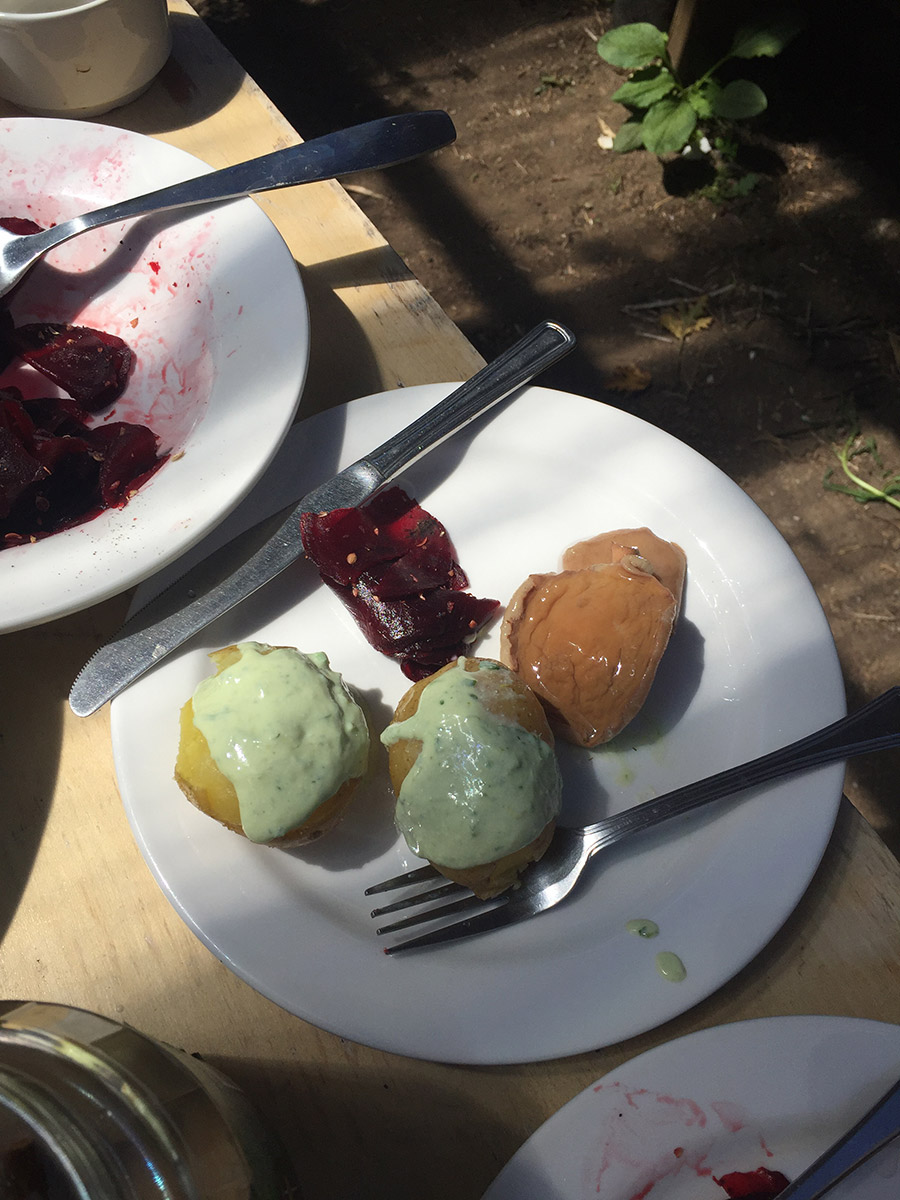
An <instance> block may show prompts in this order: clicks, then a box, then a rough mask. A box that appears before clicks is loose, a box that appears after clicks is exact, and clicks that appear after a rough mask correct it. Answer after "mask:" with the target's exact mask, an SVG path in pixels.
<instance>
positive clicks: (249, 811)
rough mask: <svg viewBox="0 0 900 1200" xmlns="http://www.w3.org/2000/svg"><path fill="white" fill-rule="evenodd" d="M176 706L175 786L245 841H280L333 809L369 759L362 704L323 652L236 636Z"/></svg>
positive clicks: (286, 843)
mask: <svg viewBox="0 0 900 1200" xmlns="http://www.w3.org/2000/svg"><path fill="white" fill-rule="evenodd" d="M210 658H212V660H213V662H214V663H215V665H216V673H215V675H213V676H211V677H210V678H209V679H205V680H203V681H202V682H201V683H200V684H199V685H198V687H197V688H196V690H195V692H194V695H193V696H192V697H191V699H190V700H188V701H187V703H186V704H185V705H184V707H183V708H182V710H181V737H180V742H179V747H178V757H177V760H176V764H175V780H176V782H177V783H178V786H179V787H180V788H181V790H182V791H183V792H184V794H185V795H186V796H187V797H188V799H189V800H190V801H191V803H192V804H195V805H196V806H197V808H199V809H200V810H201V811H202V812H204V813H206V814H207V815H208V816H210V817H213V818H214V819H215V820H217V821H219V822H221V823H222V824H223V825H226V826H227V827H228V828H229V829H232V830H234V831H235V832H236V833H240V834H243V835H244V836H245V837H247V838H249V839H250V841H253V842H261V843H266V844H268V845H275V846H282V847H290V846H300V845H304V844H306V843H307V842H311V841H313V840H314V839H316V838H319V837H321V836H322V835H323V834H324V833H327V832H328V831H329V830H330V829H332V828H333V827H334V826H335V825H336V824H337V823H338V821H339V820H340V818H341V817H342V816H343V813H344V810H345V809H346V807H347V804H348V803H349V801H350V798H351V796H352V795H353V792H354V791H355V789H356V786H357V784H358V782H359V780H360V779H361V778H362V776H363V775H364V774H365V772H366V769H367V767H368V761H369V747H370V738H369V727H368V722H367V720H366V716H365V713H364V712H363V710H362V708H361V707H360V706H359V704H357V702H356V701H355V700H354V699H353V697H352V696H351V695H350V693H349V691H348V690H347V688H346V686H345V685H344V683H343V680H342V679H341V677H340V675H339V674H338V672H337V671H333V670H332V669H331V668H330V666H329V663H328V658H327V656H326V655H325V654H322V653H315V654H303V653H301V652H300V651H299V650H296V649H294V648H293V647H289V646H277V647H273V646H267V645H265V644H263V643H260V642H242V643H240V644H239V645H236V646H226V647H225V648H224V649H223V650H217V651H215V652H213V653H212V654H211V655H210Z"/></svg>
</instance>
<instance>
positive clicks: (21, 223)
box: [0, 217, 44, 234]
mask: <svg viewBox="0 0 900 1200" xmlns="http://www.w3.org/2000/svg"><path fill="white" fill-rule="evenodd" d="M0 227H2V228H3V229H5V230H6V231H7V233H19V234H21V233H42V232H43V229H44V227H43V225H38V224H36V222H34V221H29V220H28V218H27V217H0Z"/></svg>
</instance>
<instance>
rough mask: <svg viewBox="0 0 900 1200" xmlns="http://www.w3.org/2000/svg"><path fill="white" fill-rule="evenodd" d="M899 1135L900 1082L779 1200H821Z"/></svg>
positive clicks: (781, 1192)
mask: <svg viewBox="0 0 900 1200" xmlns="http://www.w3.org/2000/svg"><path fill="white" fill-rule="evenodd" d="M898 1135H900V1082H898V1083H895V1084H894V1085H893V1087H891V1088H889V1089H888V1091H886V1092H885V1094H884V1095H883V1096H882V1097H881V1099H880V1100H877V1101H876V1102H875V1104H873V1105H872V1107H871V1108H870V1109H869V1111H868V1112H867V1113H866V1114H865V1116H864V1117H862V1118H861V1119H860V1120H859V1121H857V1123H856V1124H855V1125H854V1126H853V1128H852V1129H851V1130H850V1131H849V1132H848V1133H845V1134H844V1135H843V1137H841V1138H839V1140H838V1141H836V1142H835V1143H834V1145H833V1146H831V1147H830V1148H829V1149H828V1150H826V1151H825V1153H824V1154H822V1155H821V1156H820V1157H819V1158H817V1159H816V1161H815V1162H814V1163H813V1164H812V1166H810V1167H807V1168H806V1170H805V1171H803V1172H802V1173H801V1174H800V1175H798V1176H797V1178H796V1179H795V1180H794V1181H793V1183H789V1184H788V1186H787V1187H786V1188H783V1189H782V1190H781V1191H780V1192H779V1193H778V1196H777V1198H776V1200H821V1197H823V1196H826V1195H827V1194H828V1193H829V1192H830V1191H831V1189H832V1188H833V1187H835V1186H836V1184H838V1183H840V1182H841V1180H842V1179H846V1178H847V1176H848V1175H851V1174H852V1173H853V1172H854V1171H856V1170H857V1169H858V1168H859V1167H861V1166H862V1165H863V1163H865V1162H868V1161H869V1159H870V1158H871V1157H872V1155H873V1154H877V1153H878V1151H879V1150H882V1149H884V1147H885V1146H887V1145H888V1143H889V1142H892V1141H893V1140H894V1139H895V1138H896V1137H897V1136H898ZM885 1195H887V1192H885Z"/></svg>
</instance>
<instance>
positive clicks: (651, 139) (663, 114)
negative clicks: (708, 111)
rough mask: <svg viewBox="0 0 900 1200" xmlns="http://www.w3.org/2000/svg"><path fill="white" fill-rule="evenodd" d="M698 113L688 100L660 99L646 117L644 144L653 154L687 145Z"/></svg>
mask: <svg viewBox="0 0 900 1200" xmlns="http://www.w3.org/2000/svg"><path fill="white" fill-rule="evenodd" d="M696 126H697V114H696V113H695V112H694V110H693V109H692V108H691V106H690V104H688V102H687V100H658V101H657V103H656V104H654V105H653V107H652V108H648V109H647V115H646V116H645V117H644V145H645V146H646V147H647V149H648V150H649V151H650V152H651V153H653V154H668V153H670V152H671V151H674V150H681V149H683V147H684V146H686V145H687V143H688V141H689V140H690V136H691V134H692V133H693V132H694V129H695V128H696Z"/></svg>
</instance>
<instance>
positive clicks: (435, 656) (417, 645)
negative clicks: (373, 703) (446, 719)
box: [300, 487, 499, 680]
mask: <svg viewBox="0 0 900 1200" xmlns="http://www.w3.org/2000/svg"><path fill="white" fill-rule="evenodd" d="M300 532H301V536H302V538H303V547H304V549H305V551H306V553H307V556H308V557H309V558H310V559H311V560H312V561H313V562H314V563H315V565H316V566H317V568H318V570H319V574H320V575H321V577H322V579H323V581H324V582H325V583H326V584H328V586H329V587H330V588H331V589H332V590H333V591H334V592H335V593H336V594H337V595H338V596H339V597H340V599H341V600H342V601H343V603H344V604H345V605H346V606H347V608H348V609H349V611H350V612H351V613H352V614H353V617H354V619H355V620H356V622H357V624H358V625H359V626H360V629H361V630H362V632H363V633H364V635H365V637H366V639H367V641H368V642H369V643H370V644H371V645H372V646H374V647H375V649H376V650H379V651H380V652H381V653H382V654H385V655H387V656H388V657H389V658H395V659H397V660H398V661H399V663H400V668H401V670H402V671H403V673H404V675H406V676H407V678H409V679H413V680H417V679H423V678H425V676H426V675H430V674H431V673H432V672H433V671H435V670H436V669H437V668H438V667H440V666H444V665H445V664H446V663H448V662H452V661H453V660H454V659H455V658H458V657H459V656H460V655H461V654H465V653H466V651H467V649H468V648H470V646H471V643H472V641H473V640H474V639H475V637H476V636H477V634H478V633H479V631H480V630H481V629H482V627H483V626H484V625H485V624H486V623H487V621H488V620H489V619H490V617H491V616H492V614H493V613H494V612H495V611H496V610H497V608H498V607H499V601H498V600H481V599H478V598H477V597H475V596H473V595H472V594H471V593H470V592H466V591H463V590H462V589H464V588H465V587H467V586H468V582H469V580H468V577H467V576H466V573H465V571H463V569H462V567H461V566H460V565H459V563H458V562H457V559H456V551H455V549H454V547H453V543H452V542H451V540H450V537H449V535H448V533H447V530H446V529H445V528H444V526H443V525H442V524H441V522H440V521H438V520H437V518H436V517H433V516H432V515H431V513H428V512H426V511H425V509H423V508H422V507H421V506H420V505H419V504H417V503H416V501H414V500H412V499H411V498H410V497H409V496H408V495H407V494H406V493H405V492H404V491H403V490H402V489H401V488H398V487H394V488H388V489H386V490H385V491H383V492H379V493H378V494H377V495H376V496H375V497H373V499H372V500H370V501H369V503H368V504H365V505H362V506H360V507H359V508H341V509H335V510H334V511H333V512H328V513H304V514H303V515H302V516H301V518H300Z"/></svg>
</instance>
